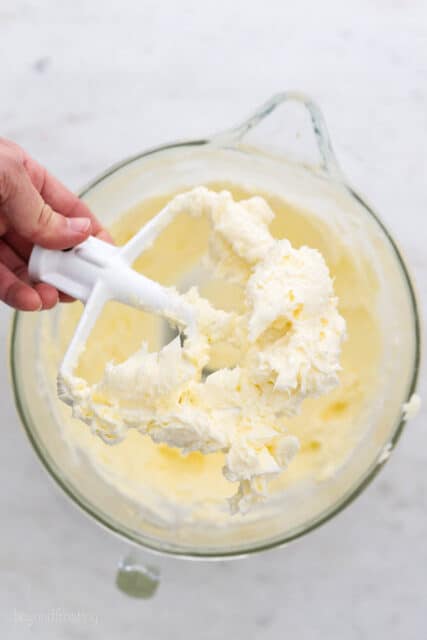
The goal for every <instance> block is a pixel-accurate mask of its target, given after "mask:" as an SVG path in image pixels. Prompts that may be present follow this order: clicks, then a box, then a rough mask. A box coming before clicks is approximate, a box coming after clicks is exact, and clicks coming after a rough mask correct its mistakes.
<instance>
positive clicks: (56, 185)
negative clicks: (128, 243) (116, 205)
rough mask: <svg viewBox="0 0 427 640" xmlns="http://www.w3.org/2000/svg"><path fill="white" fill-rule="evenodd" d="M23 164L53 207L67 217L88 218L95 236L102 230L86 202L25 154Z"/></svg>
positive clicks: (36, 186)
mask: <svg viewBox="0 0 427 640" xmlns="http://www.w3.org/2000/svg"><path fill="white" fill-rule="evenodd" d="M24 166H25V168H26V169H27V171H28V175H29V176H30V178H31V181H32V183H33V184H34V186H35V188H36V189H37V191H38V192H39V193H40V195H41V196H42V198H43V199H44V201H45V202H47V204H49V205H50V206H51V207H52V208H53V209H55V210H56V211H59V212H60V213H62V215H64V216H66V217H67V218H89V220H90V221H91V224H92V234H93V235H95V236H96V235H97V234H98V233H99V232H102V231H103V227H102V225H101V224H100V222H99V221H98V220H97V218H96V217H95V216H94V215H93V213H92V212H91V210H90V209H89V207H88V206H87V204H85V203H84V202H83V200H80V198H78V197H77V196H76V195H75V194H74V193H73V192H72V191H70V190H69V189H67V187H65V186H64V185H63V184H62V183H61V182H60V181H59V180H58V179H57V178H55V177H54V176H52V175H51V174H50V173H49V172H48V171H47V170H46V169H45V168H44V167H42V166H41V165H40V164H39V163H38V162H36V161H35V160H33V158H31V157H29V156H27V155H25V159H24ZM110 240H111V238H110Z"/></svg>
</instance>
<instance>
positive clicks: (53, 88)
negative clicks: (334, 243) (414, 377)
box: [0, 0, 427, 640]
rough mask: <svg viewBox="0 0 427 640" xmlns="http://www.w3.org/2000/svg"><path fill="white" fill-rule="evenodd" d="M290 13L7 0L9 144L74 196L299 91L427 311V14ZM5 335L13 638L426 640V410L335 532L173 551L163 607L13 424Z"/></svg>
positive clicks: (281, 7) (7, 631)
mask: <svg viewBox="0 0 427 640" xmlns="http://www.w3.org/2000/svg"><path fill="white" fill-rule="evenodd" d="M287 4H288V3H282V2H273V1H272V0H271V1H269V0H267V2H265V3H251V2H247V1H246V2H240V1H236V2H225V1H223V0H221V1H219V0H217V1H216V2H213V1H211V0H206V1H205V2H200V1H199V2H196V1H195V0H180V2H173V1H172V0H168V1H165V2H162V3H157V2H154V1H150V0H145V1H144V2H138V1H137V0H133V1H131V0H126V1H124V2H121V3H114V2H105V1H101V0H92V2H84V1H83V0H75V1H74V2H73V3H71V2H69V3H65V2H64V3H58V2H55V1H54V0H41V1H36V0H33V1H25V2H24V1H22V0H14V2H6V1H5V0H0V82H1V85H0V87H1V89H0V132H1V134H2V135H4V136H5V137H10V138H12V139H14V140H16V141H17V142H19V143H21V144H22V145H23V146H25V147H26V148H27V149H28V150H29V151H30V152H32V153H33V155H34V156H36V157H37V158H38V159H39V160H40V161H41V162H43V163H45V164H46V165H47V166H48V167H49V168H50V169H51V170H52V171H53V172H55V173H56V174H57V175H58V176H59V177H60V178H61V179H63V180H64V181H65V182H67V184H69V185H70V186H71V187H74V188H77V187H79V186H80V185H81V184H83V183H85V182H86V181H88V180H89V179H90V178H91V177H93V175H94V174H96V173H97V172H99V171H101V170H102V169H104V168H105V167H107V166H108V165H109V164H111V163H112V162H114V161H116V160H118V159H120V158H122V157H124V156H127V155H129V154H132V153H134V152H137V151H139V150H141V149H143V148H144V147H147V146H150V145H154V144H157V143H161V142H166V141H168V140H170V139H175V138H185V137H193V136H199V135H202V136H203V135H204V134H206V133H208V132H210V131H212V130H216V129H217V130H219V129H221V128H224V127H227V126H229V125H231V124H233V123H235V122H238V121H239V120H241V119H242V117H244V116H245V115H247V114H248V113H250V112H251V110H253V108H254V107H256V106H257V105H258V104H259V103H260V102H262V101H263V100H265V99H266V98H267V97H269V96H270V94H272V93H274V92H275V91H277V90H279V89H283V88H299V89H302V90H304V91H306V92H307V93H309V94H312V95H313V96H314V97H315V98H316V99H317V100H318V102H319V103H320V104H321V106H322V108H323V110H324V112H325V114H326V118H327V121H328V123H329V127H330V131H331V135H332V138H333V140H334V142H335V147H336V150H337V153H338V156H339V158H340V160H341V163H342V165H343V166H344V168H345V170H346V173H347V174H348V175H349V176H350V178H351V181H352V182H353V183H354V184H355V185H357V186H358V187H359V189H360V190H361V191H362V192H364V193H366V194H367V195H368V197H369V199H370V200H371V202H372V203H373V204H374V205H375V206H376V208H377V209H378V211H379V212H381V214H382V215H383V217H384V219H385V221H386V222H387V223H388V225H389V226H390V227H391V229H392V230H393V231H394V234H395V235H396V237H397V238H398V239H399V241H400V244H401V246H402V248H403V250H404V251H405V253H406V254H407V255H408V258H409V263H410V266H411V267H412V271H413V273H414V275H415V278H416V281H417V285H418V289H419V293H420V297H421V303H422V307H423V309H424V312H425V311H426V300H427V259H426V257H425V256H426V252H425V238H426V230H427V229H426V228H427V224H426V209H427V195H426V194H427V182H426V176H427V133H426V131H427V89H426V87H427V26H426V25H427V9H426V4H425V2H423V1H416V0H414V1H413V2H411V3H404V2H398V1H397V0H395V1H392V0H377V1H376V2H375V3H374V2H371V1H368V0H359V1H358V2H354V1H353V0H352V1H350V2H346V3H341V2H339V1H338V0H335V1H333V2H332V1H327V2H322V3H314V2H308V1H307V0H300V1H299V2H298V3H297V6H292V7H286V8H285V6H286V5H287ZM8 324H9V313H8V311H7V310H6V308H5V307H1V308H0V338H1V340H0V345H1V346H0V348H1V351H2V357H3V362H4V365H3V367H2V368H1V369H0V407H1V409H0V412H1V417H2V420H1V422H2V425H1V428H2V431H3V438H2V446H1V447H0V504H1V512H2V519H1V529H0V531H1V533H0V536H1V537H0V541H1V545H0V635H1V637H2V638H7V639H9V638H10V639H11V640H15V639H16V640H18V639H19V640H26V638H43V640H45V639H46V640H48V639H50V638H60V639H64V640H74V639H76V640H77V639H84V638H95V639H97V638H118V637H120V638H121V640H134V639H136V638H141V637H146V638H150V639H152V638H153V639H154V638H156V639H157V638H159V639H161V638H169V637H171V636H172V635H173V637H174V638H176V639H177V640H178V639H180V638H186V639H187V638H203V639H204V638H206V639H208V638H220V637H225V636H226V635H229V636H230V637H234V638H239V639H240V638H242V640H243V639H248V640H249V639H252V638H260V637H262V638H265V639H270V638H271V639H273V638H279V637H284V636H285V635H286V636H288V635H290V636H293V637H298V638H300V639H301V640H311V639H312V638H313V639H317V638H320V637H322V638H331V639H334V640H335V639H337V640H341V639H342V638H346V640H355V639H359V638H387V639H389V640H390V639H392V640H398V639H400V638H402V637H405V639H406V640H412V639H414V640H419V639H421V638H424V637H426V634H427V631H426V629H425V626H426V624H425V607H426V600H427V596H426V593H427V580H426V576H425V570H426V567H427V545H426V544H425V541H426V538H427V473H426V466H427V454H426V434H425V428H424V425H425V421H426V420H425V419H426V415H427V412H426V408H425V406H424V409H423V410H422V412H421V414H420V415H419V416H418V417H417V418H416V419H415V420H414V421H413V422H412V423H411V424H410V425H409V426H408V428H407V430H406V432H405V433H404V435H403V437H402V440H401V443H400V445H399V446H398V448H397V450H396V452H395V453H394V454H393V456H392V459H391V460H390V462H389V463H388V464H387V466H386V468H385V469H384V470H383V472H382V473H381V474H380V476H379V477H378V478H377V479H376V481H375V482H374V483H373V484H372V485H371V486H370V487H369V489H368V490H367V491H366V492H365V493H364V494H363V495H362V496H361V497H360V498H359V499H358V500H357V501H356V502H355V503H354V504H353V506H352V507H351V508H350V509H347V510H346V511H345V512H344V513H342V514H341V515H340V516H339V517H338V518H336V519H335V520H334V521H332V522H330V523H329V524H327V525H326V526H324V527H323V528H321V529H320V530H318V531H316V532H314V533H312V534H311V535H310V536H308V537H306V538H305V539H303V540H301V541H300V542H299V543H298V544H294V545H292V546H290V547H288V548H285V549H281V550H277V551H273V552H269V553H266V554H263V555H259V556H257V557H253V558H250V559H249V560H244V561H242V560H241V561H235V562H232V563H222V562H221V563H214V564H212V563H208V564H200V563H184V562H182V561H176V560H171V559H161V560H159V561H158V564H159V565H160V567H161V571H162V584H161V586H160V588H159V591H158V593H157V595H156V597H155V598H154V599H152V600H149V601H138V600H132V599H129V598H127V597H126V596H124V595H122V594H121V593H119V592H118V591H117V590H116V588H115V586H114V576H115V568H116V564H117V560H118V559H119V557H120V556H121V554H122V553H123V552H124V551H125V545H124V543H122V542H121V541H119V540H117V539H115V538H113V537H112V536H111V535H109V534H108V533H106V532H104V531H102V530H101V529H99V528H98V527H97V526H96V525H95V524H94V523H92V522H90V521H89V520H88V519H87V518H85V517H84V516H83V515H82V514H81V513H79V512H78V511H77V510H76V509H75V508H74V507H73V506H72V505H71V504H70V503H68V502H67V501H66V500H65V498H64V497H63V496H62V495H61V494H60V493H59V491H58V490H57V489H56V488H55V487H54V486H53V484H52V483H51V482H50V481H49V479H48V477H47V476H46V474H45V472H44V471H43V469H42V468H41V466H40V464H39V462H38V461H37V459H36V457H35V455H34V454H33V452H32V450H31V449H30V446H29V444H28V442H27V441H26V438H25V436H24V434H23V431H22V430H21V428H20V426H19V421H18V418H17V416H16V413H15V409H14V406H13V402H12V396H11V392H10V387H9V380H8V376H7V371H6V351H7V348H6V347H7V345H6V342H7V334H8ZM425 386H426V385H425V383H424V385H422V386H421V394H422V395H424V397H425V396H426V395H427V394H426V390H425ZM156 562H157V560H156ZM2 631H3V633H2Z"/></svg>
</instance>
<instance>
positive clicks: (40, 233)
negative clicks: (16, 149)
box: [0, 158, 91, 249]
mask: <svg viewBox="0 0 427 640" xmlns="http://www.w3.org/2000/svg"><path fill="white" fill-rule="evenodd" d="M0 217H1V218H3V223H4V224H5V225H6V229H13V230H14V231H16V232H17V233H19V235H21V236H22V237H23V238H25V239H26V240H29V241H30V242H31V243H33V244H39V245H41V246H42V247H45V248H47V249H68V248H69V247H73V246H74V245H76V244H79V243H80V242H83V240H85V239H86V238H87V237H88V235H89V234H90V232H91V221H90V219H89V218H67V217H65V216H63V215H61V214H60V213H58V212H57V211H55V210H54V209H52V207H51V206H50V205H48V204H47V203H46V202H45V201H44V200H43V198H42V197H41V195H40V193H39V192H38V191H37V189H36V188H35V187H34V185H33V184H32V182H31V180H30V178H29V176H28V174H27V172H26V170H25V167H24V166H23V164H21V163H20V162H19V160H15V159H14V158H8V159H7V161H6V162H4V160H3V162H2V165H1V167H0ZM0 226H1V224H0Z"/></svg>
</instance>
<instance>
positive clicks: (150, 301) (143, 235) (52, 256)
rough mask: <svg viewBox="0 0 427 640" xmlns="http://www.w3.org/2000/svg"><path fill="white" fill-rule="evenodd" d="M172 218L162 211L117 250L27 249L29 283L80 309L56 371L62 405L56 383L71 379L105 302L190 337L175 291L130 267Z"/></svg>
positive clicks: (85, 245) (187, 316) (172, 212)
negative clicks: (77, 304) (64, 297)
mask: <svg viewBox="0 0 427 640" xmlns="http://www.w3.org/2000/svg"><path fill="white" fill-rule="evenodd" d="M178 213H179V210H177V208H171V207H169V206H166V207H165V208H164V209H162V211H160V213H158V214H157V215H156V216H155V217H154V218H152V219H151V220H150V221H149V222H148V223H147V224H146V225H145V226H144V227H142V229H141V230H140V231H139V232H138V233H137V234H136V235H135V236H134V237H133V238H132V239H131V240H130V241H129V242H128V243H127V244H126V245H124V246H122V247H116V246H113V245H111V244H108V243H107V242H104V241H102V240H98V239H97V238H93V237H90V238H88V239H87V240H85V241H84V242H82V243H81V244H79V245H77V246H76V247H74V248H73V249H69V250H65V251H54V250H50V249H43V248H42V247H39V246H35V247H34V248H33V251H32V253H31V257H30V260H29V265H28V270H29V274H30V277H31V279H32V280H34V281H35V282H46V283H47V284H51V285H52V286H54V287H56V288H57V289H59V290H60V291H62V292H64V293H67V294H69V295H70V296H72V297H73V298H77V299H78V300H81V301H82V302H83V303H84V305H85V308H84V311H83V314H82V316H81V318H80V322H79V324H78V326H77V329H76V331H75V333H74V335H73V338H72V340H71V342H70V344H69V346H68V349H67V351H66V353H65V356H64V358H63V360H62V363H61V366H60V368H59V373H58V393H59V394H60V396H61V397H62V399H63V400H64V401H67V400H69V398H67V396H68V393H67V390H66V385H64V384H63V382H62V381H66V380H68V379H70V377H72V376H73V371H74V369H75V367H76V366H77V364H78V360H79V356H80V353H81V351H82V349H83V348H84V345H85V343H86V341H87V339H88V337H89V334H90V332H91V330H92V328H93V326H94V324H95V322H96V320H97V318H98V316H99V314H100V313H101V311H102V309H103V307H104V305H105V303H106V302H108V300H116V301H118V302H122V303H124V304H127V305H130V306H132V307H136V308H139V309H142V310H143V311H148V312H151V313H154V314H156V315H160V316H162V317H164V318H166V319H167V320H168V321H170V322H171V323H172V324H174V325H176V326H178V327H179V328H180V329H182V330H183V331H184V333H185V334H186V335H187V336H191V335H192V334H194V332H195V331H196V322H195V317H194V311H193V309H192V307H191V306H190V305H188V304H186V303H185V302H184V301H183V300H182V298H181V297H180V295H179V294H178V292H177V291H176V290H175V289H173V288H168V287H164V286H162V285H160V284H159V283H158V282H155V281H154V280H151V279H150V278H146V277H145V276H144V275H142V274H139V273H137V272H136V271H134V270H133V269H132V267H131V265H132V263H133V262H134V260H135V259H136V258H137V257H138V256H140V255H141V254H142V253H144V251H146V250H147V249H149V248H150V247H151V245H152V244H153V242H154V241H155V239H156V238H157V237H158V235H159V234H160V233H161V232H162V231H163V229H164V228H165V227H166V226H168V224H170V222H171V221H172V220H173V219H174V218H175V216H176V215H177V214H178ZM69 403H71V402H70V401H69Z"/></svg>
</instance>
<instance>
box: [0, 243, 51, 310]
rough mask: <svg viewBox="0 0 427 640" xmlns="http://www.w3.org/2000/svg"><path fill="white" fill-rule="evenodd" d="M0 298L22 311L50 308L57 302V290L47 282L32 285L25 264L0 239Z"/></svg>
mask: <svg viewBox="0 0 427 640" xmlns="http://www.w3.org/2000/svg"><path fill="white" fill-rule="evenodd" d="M0 300H3V301H4V302H6V303H7V304H9V305H10V306H12V307H15V308H16V309H19V310H22V311H38V310H40V309H51V308H52V307H54V306H55V305H56V303H57V302H58V292H57V290H56V289H55V288H54V287H51V286H50V285H48V284H43V283H38V284H36V285H35V286H34V287H33V286H32V284H31V280H30V277H29V275H28V270H27V265H26V264H25V262H24V261H23V260H22V258H21V257H20V256H18V255H17V254H16V253H15V252H14V251H13V249H12V248H11V247H9V246H8V245H7V244H6V243H5V242H3V241H2V240H0Z"/></svg>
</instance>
